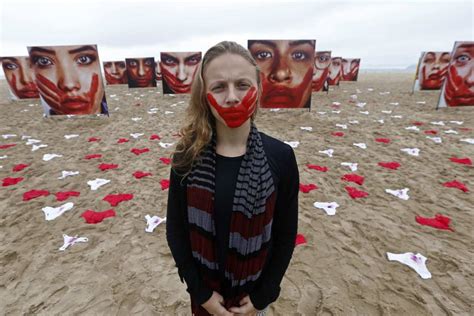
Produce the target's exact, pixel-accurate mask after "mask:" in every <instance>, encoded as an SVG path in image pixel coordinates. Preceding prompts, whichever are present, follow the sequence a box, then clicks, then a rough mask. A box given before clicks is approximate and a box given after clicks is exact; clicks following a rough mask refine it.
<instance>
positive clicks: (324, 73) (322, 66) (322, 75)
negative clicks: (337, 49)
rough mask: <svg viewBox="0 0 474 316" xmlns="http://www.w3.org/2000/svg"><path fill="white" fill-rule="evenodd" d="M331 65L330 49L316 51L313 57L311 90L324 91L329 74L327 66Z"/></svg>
mask: <svg viewBox="0 0 474 316" xmlns="http://www.w3.org/2000/svg"><path fill="white" fill-rule="evenodd" d="M330 65H331V52H330V51H316V56H315V58H314V72H313V83H312V84H313V86H312V90H313V92H319V91H326V90H327V89H326V88H327V85H326V84H325V83H326V81H327V78H328V75H329V66H330Z"/></svg>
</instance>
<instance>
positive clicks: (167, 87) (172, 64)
mask: <svg viewBox="0 0 474 316" xmlns="http://www.w3.org/2000/svg"><path fill="white" fill-rule="evenodd" d="M201 59H202V53H201V52H161V53H160V70H161V76H162V81H163V93H164V94H183V93H191V86H192V84H193V81H194V76H195V75H196V70H197V69H198V67H199V64H200V63H201Z"/></svg>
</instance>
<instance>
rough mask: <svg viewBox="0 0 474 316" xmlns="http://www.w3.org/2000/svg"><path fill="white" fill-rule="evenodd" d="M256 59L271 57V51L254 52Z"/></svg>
mask: <svg viewBox="0 0 474 316" xmlns="http://www.w3.org/2000/svg"><path fill="white" fill-rule="evenodd" d="M256 56H257V59H260V60H263V59H269V58H272V53H270V52H267V51H261V52H258V53H257V54H256Z"/></svg>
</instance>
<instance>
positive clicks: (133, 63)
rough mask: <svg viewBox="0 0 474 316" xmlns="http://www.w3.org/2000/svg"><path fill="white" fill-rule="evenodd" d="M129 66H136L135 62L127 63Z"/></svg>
mask: <svg viewBox="0 0 474 316" xmlns="http://www.w3.org/2000/svg"><path fill="white" fill-rule="evenodd" d="M128 65H129V66H131V67H137V62H136V61H131V62H129V63H128Z"/></svg>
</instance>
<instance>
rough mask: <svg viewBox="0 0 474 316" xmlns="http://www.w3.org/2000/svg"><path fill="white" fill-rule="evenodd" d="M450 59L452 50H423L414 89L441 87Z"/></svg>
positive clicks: (436, 88)
mask: <svg viewBox="0 0 474 316" xmlns="http://www.w3.org/2000/svg"><path fill="white" fill-rule="evenodd" d="M450 60H451V53H450V52H433V51H427V52H422V53H421V57H420V61H419V63H418V67H417V70H416V78H415V83H414V86H413V91H420V90H439V89H441V87H442V85H443V82H444V79H445V78H446V74H447V71H448V66H449V62H450Z"/></svg>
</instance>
